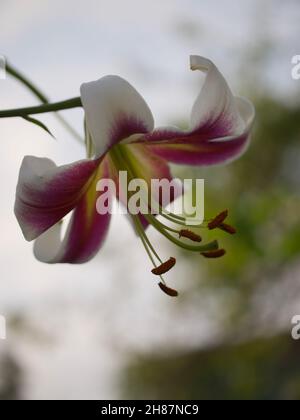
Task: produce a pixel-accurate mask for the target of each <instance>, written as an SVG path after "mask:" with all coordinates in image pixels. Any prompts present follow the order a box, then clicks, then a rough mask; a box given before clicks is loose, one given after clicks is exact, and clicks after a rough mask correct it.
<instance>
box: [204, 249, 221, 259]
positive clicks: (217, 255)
mask: <svg viewBox="0 0 300 420" xmlns="http://www.w3.org/2000/svg"><path fill="white" fill-rule="evenodd" d="M225 254H226V251H225V249H216V250H215V251H207V252H201V255H203V257H205V258H221V257H223V256H224V255H225Z"/></svg>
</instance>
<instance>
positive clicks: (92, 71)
mask: <svg viewBox="0 0 300 420" xmlns="http://www.w3.org/2000/svg"><path fill="white" fill-rule="evenodd" d="M274 4H275V5H276V7H270V6H271V5H274ZM299 21H300V7H299V5H298V3H297V1H291V0H290V1H285V2H280V1H276V0H270V1H268V0H265V1H261V0H260V1H258V0H244V1H243V2H241V1H238V0H222V1H217V0H164V1H161V0H146V1H145V0H144V1H138V0H126V1H122V0H119V1H117V0H107V1H105V0H98V1H96V0H95V1H94V0H84V1H82V0H77V1H75V2H74V1H71V0H63V1H61V0H59V1H58V0H51V1H50V0H26V2H25V1H23V0H1V4H0V28H1V37H0V55H4V56H6V57H7V58H8V59H9V60H10V61H11V63H13V64H14V65H15V66H17V67H18V68H19V69H20V70H22V71H23V72H25V73H26V74H27V75H29V76H30V77H31V78H32V79H33V80H34V81H36V82H37V83H38V84H39V85H40V86H41V87H42V88H44V90H45V92H46V93H47V94H48V95H49V96H50V97H51V98H52V99H53V100H60V99H67V98H69V97H73V96H77V95H79V86H80V84H81V83H82V82H86V81H90V80H94V79H97V78H100V77H102V76H103V75H106V74H119V75H121V76H122V77H124V78H126V79H128V80H129V81H130V82H131V83H132V84H133V85H134V86H135V87H136V88H137V89H138V90H139V91H140V92H141V93H142V94H143V96H144V97H145V99H146V100H147V102H148V103H149V105H150V107H151V109H152V110H153V114H154V116H155V119H156V122H157V124H158V125H166V124H168V123H170V122H172V121H173V120H177V119H184V120H187V119H188V118H189V112H190V109H191V106H192V104H193V101H194V99H195V97H196V95H197V93H198V91H199V86H200V76H199V75H197V74H195V73H192V72H190V70H189V55H190V54H199V55H204V56H207V57H209V58H210V59H213V60H214V61H215V62H216V64H217V65H218V66H219V68H220V69H221V70H222V72H223V73H224V74H225V75H226V78H227V79H228V82H229V84H230V85H231V86H232V87H233V88H234V89H235V90H239V89H240V86H241V85H242V82H243V81H245V83H246V84H247V83H249V80H251V78H252V75H253V73H252V72H253V71H254V70H255V68H254V65H253V67H252V65H251V63H250V65H248V66H247V68H246V71H245V68H243V72H241V67H242V63H241V61H242V58H241V57H244V55H246V53H247V52H251V51H252V50H253V47H254V46H255V45H256V42H257V40H258V39H260V38H263V39H267V40H268V41H271V42H272V43H273V44H274V48H273V49H272V51H269V52H268V54H267V57H266V61H265V67H263V71H262V75H261V77H262V80H265V81H266V87H267V89H268V90H270V89H271V88H272V89H274V91H275V93H276V95H281V96H283V97H286V98H289V97H290V95H291V94H293V93H294V90H295V89H299V84H298V85H297V86H296V85H295V82H294V81H292V80H291V77H290V63H291V57H292V56H293V55H294V54H297V53H298V54H299V53H300V51H297V46H298V47H299V49H300V45H299V43H298V42H299V29H298V26H299ZM269 53H270V54H269ZM236 93H239V91H238V92H236ZM287 100H288V99H287ZM33 103H35V100H34V99H32V97H31V95H30V94H28V93H27V92H26V91H24V89H23V88H22V87H21V86H19V85H18V84H17V83H15V82H13V81H11V80H0V107H1V109H5V108H10V107H19V106H26V105H31V104H33ZM65 115H66V116H67V118H68V120H69V121H70V122H71V123H72V124H74V126H76V127H77V129H78V130H81V127H82V112H81V111H71V112H67V113H66V114H65ZM42 119H43V121H45V122H46V123H47V124H48V126H49V127H50V128H51V130H52V131H53V132H54V134H55V137H56V139H57V140H53V139H52V138H50V137H49V136H48V135H47V134H45V133H43V132H42V131H41V130H40V129H38V128H36V127H34V126H31V125H30V124H28V123H27V122H24V121H22V120H21V119H12V120H1V121H0V138H1V146H2V150H1V157H0V159H1V165H0V174H1V179H2V182H1V187H2V200H1V204H2V205H1V209H0V215H1V218H0V225H1V227H0V229H1V238H2V247H1V257H0V262H1V283H0V314H3V315H6V316H9V315H10V314H18V313H20V314H21V315H23V316H24V318H25V322H27V324H28V327H27V328H28V331H29V332H28V331H27V334H23V333H22V332H18V331H12V332H10V330H9V329H8V339H7V341H6V342H0V355H1V351H5V350H6V349H9V350H11V351H12V352H13V353H15V354H16V355H17V356H18V357H19V358H20V361H21V363H22V365H23V366H24V369H25V371H26V373H27V375H26V387H25V397H26V398H113V397H117V396H118V393H117V389H116V387H115V382H116V381H117V376H115V373H118V368H119V367H120V366H122V360H123V356H124V354H126V351H127V350H131V351H139V350H147V349H157V348H161V347H162V348H163V347H164V346H168V344H169V343H170V342H172V343H173V345H174V347H175V348H176V347H184V348H185V347H186V346H191V347H192V346H193V345H194V344H196V343H197V344H199V342H203V343H205V342H209V341H210V340H213V338H214V337H215V336H216V335H217V334H218V315H216V311H215V308H216V306H217V302H216V301H214V300H210V299H209V297H207V296H203V307H202V308H200V309H198V308H197V310H195V309H194V307H193V306H191V307H190V309H187V308H186V307H185V306H181V305H180V304H176V303H174V302H173V301H170V300H168V299H165V296H163V295H161V293H160V291H159V289H158V288H157V287H156V286H155V284H154V283H153V278H152V276H151V274H149V271H150V268H149V270H147V268H148V265H149V264H148V260H147V258H146V256H145V254H144V251H143V249H142V247H141V246H140V245H139V244H138V239H137V238H136V237H135V236H134V234H133V232H132V231H131V228H130V226H129V225H128V224H127V222H126V221H125V220H123V219H122V218H121V217H116V218H115V220H114V223H113V225H112V228H111V232H110V236H109V239H108V241H107V243H106V245H105V246H104V248H103V250H102V251H101V252H100V253H99V255H98V256H97V258H96V259H95V260H94V261H92V262H91V263H88V264H86V265H83V266H79V267H78V266H60V265H58V266H47V265H43V264H41V263H39V262H37V261H35V260H34V257H33V254H32V250H31V245H30V244H28V243H26V242H25V240H24V239H23V237H22V235H21V232H20V229H19V227H18V225H17V222H16V220H15V218H14V215H13V204H14V191H15V186H16V182H17V177H18V171H19V167H20V163H21V161H22V158H23V156H24V155H28V154H32V155H35V156H47V157H49V158H52V159H53V160H55V162H56V163H58V164H62V163H68V162H71V161H73V160H77V159H81V158H82V157H83V156H84V150H83V148H82V147H81V146H80V145H78V144H77V143H76V142H74V140H73V139H71V138H70V136H69V135H68V134H67V133H66V132H65V131H64V129H63V128H61V127H60V126H59V125H58V124H57V122H56V120H55V119H54V118H53V117H52V116H44V117H42ZM120 232H121V234H120ZM153 237H154V240H155V241H157V242H160V240H159V239H158V238H157V237H156V236H155V235H153ZM161 246H162V249H163V250H164V252H165V254H166V255H168V253H169V252H170V248H169V245H168V244H165V243H163V244H162V245H161ZM172 252H173V251H172ZM168 256H169V255H168ZM129 259H130V261H132V266H134V269H132V270H131V271H129V270H128V260H129ZM136 262H137V263H136ZM186 270H188V268H187V267H186V266H185V265H184V264H183V265H182V266H180V265H179V268H178V274H177V276H176V277H175V279H174V283H175V284H174V286H175V287H178V288H180V289H181V290H183V291H184V290H185V289H187V288H188V286H189V285H188V284H187V283H186V280H185V279H186V277H187V276H186ZM124 273H126V275H124ZM183 278H184V282H183ZM197 299H198V297H197ZM192 308H193V309H192ZM219 316H220V315H219ZM187 343H188V344H187ZM78 378H80V380H78Z"/></svg>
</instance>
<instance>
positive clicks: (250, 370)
mask: <svg viewBox="0 0 300 420" xmlns="http://www.w3.org/2000/svg"><path fill="white" fill-rule="evenodd" d="M124 389H126V391H125V397H129V398H133V397H134V398H136V399H144V398H147V399H154V400H160V399H166V400H168V399H170V400H172V399H175V400H181V399H182V400H185V399H194V400H199V399H207V400H215V399H221V400H223V399H235V400H239V399H243V400H245V399H264V400H275V399H299V398H300V363H299V346H298V345H297V344H296V342H293V341H292V340H291V339H290V337H288V336H279V337H275V338H271V339H260V340H255V341H253V342H251V343H247V344H240V345H236V346H226V345H224V346H219V347H216V348H213V349H207V350H203V351H194V352H191V353H187V354H181V355H179V356H171V357H170V356H168V357H161V356H155V357H153V358H151V359H149V358H147V357H142V358H141V359H139V360H138V361H137V362H136V363H135V364H134V365H133V366H131V368H130V370H129V371H128V377H127V381H126V383H125V387H124Z"/></svg>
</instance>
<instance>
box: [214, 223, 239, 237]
mask: <svg viewBox="0 0 300 420" xmlns="http://www.w3.org/2000/svg"><path fill="white" fill-rule="evenodd" d="M218 228H219V229H221V230H224V232H227V233H230V235H234V234H235V233H236V228H234V227H233V226H231V225H228V224H227V223H221V224H220V225H219V226H218Z"/></svg>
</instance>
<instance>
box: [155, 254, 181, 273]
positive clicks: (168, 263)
mask: <svg viewBox="0 0 300 420" xmlns="http://www.w3.org/2000/svg"><path fill="white" fill-rule="evenodd" d="M175 264H176V258H174V257H171V258H170V259H169V260H168V261H166V262H164V263H162V264H161V265H160V266H158V267H156V268H153V270H152V273H153V274H155V275H156V276H161V275H163V274H165V273H167V272H168V271H170V270H171V268H173V267H174V265H175Z"/></svg>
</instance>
